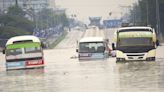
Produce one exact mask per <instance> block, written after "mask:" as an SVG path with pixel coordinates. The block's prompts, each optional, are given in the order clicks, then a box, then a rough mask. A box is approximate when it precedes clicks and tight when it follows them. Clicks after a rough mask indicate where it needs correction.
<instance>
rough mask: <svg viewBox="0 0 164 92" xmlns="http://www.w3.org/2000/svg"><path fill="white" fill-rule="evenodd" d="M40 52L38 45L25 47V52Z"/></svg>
mask: <svg viewBox="0 0 164 92" xmlns="http://www.w3.org/2000/svg"><path fill="white" fill-rule="evenodd" d="M36 52H41V48H40V47H31V48H25V53H36Z"/></svg>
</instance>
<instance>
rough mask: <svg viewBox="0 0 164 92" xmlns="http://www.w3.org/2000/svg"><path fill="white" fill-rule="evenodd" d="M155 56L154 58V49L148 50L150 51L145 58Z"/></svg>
mask: <svg viewBox="0 0 164 92" xmlns="http://www.w3.org/2000/svg"><path fill="white" fill-rule="evenodd" d="M155 56H156V51H155V49H153V50H150V51H149V52H148V53H147V58H148V57H155Z"/></svg>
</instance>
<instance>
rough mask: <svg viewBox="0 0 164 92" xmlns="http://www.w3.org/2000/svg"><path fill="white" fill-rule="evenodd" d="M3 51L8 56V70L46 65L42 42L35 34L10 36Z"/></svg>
mask: <svg viewBox="0 0 164 92" xmlns="http://www.w3.org/2000/svg"><path fill="white" fill-rule="evenodd" d="M3 53H4V54H5V58H6V69H7V70H10V69H26V68H36V67H44V57H43V49H42V44H41V41H40V40H39V38H37V37H35V36H32V35H28V36H16V37H12V38H10V39H9V40H8V41H7V43H6V47H5V49H4V50H3Z"/></svg>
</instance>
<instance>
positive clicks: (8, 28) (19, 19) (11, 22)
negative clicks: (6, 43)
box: [0, 6, 34, 38]
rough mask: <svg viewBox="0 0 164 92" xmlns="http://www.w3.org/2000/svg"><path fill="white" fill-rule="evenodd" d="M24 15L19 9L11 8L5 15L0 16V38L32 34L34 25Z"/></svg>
mask: <svg viewBox="0 0 164 92" xmlns="http://www.w3.org/2000/svg"><path fill="white" fill-rule="evenodd" d="M24 14H25V12H23V10H22V9H21V8H19V7H17V6H13V7H10V8H9V9H8V12H7V14H3V15H0V33H1V34H0V38H10V37H13V36H17V35H26V34H32V32H33V29H34V23H33V22H32V21H30V20H28V19H26V18H25V17H24Z"/></svg>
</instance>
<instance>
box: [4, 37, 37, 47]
mask: <svg viewBox="0 0 164 92" xmlns="http://www.w3.org/2000/svg"><path fill="white" fill-rule="evenodd" d="M29 40H32V41H33V42H39V43H40V40H39V38H38V37H36V36H33V35H24V36H16V37H12V38H10V39H9V40H8V41H7V43H6V45H9V44H13V43H14V42H19V41H29Z"/></svg>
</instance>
